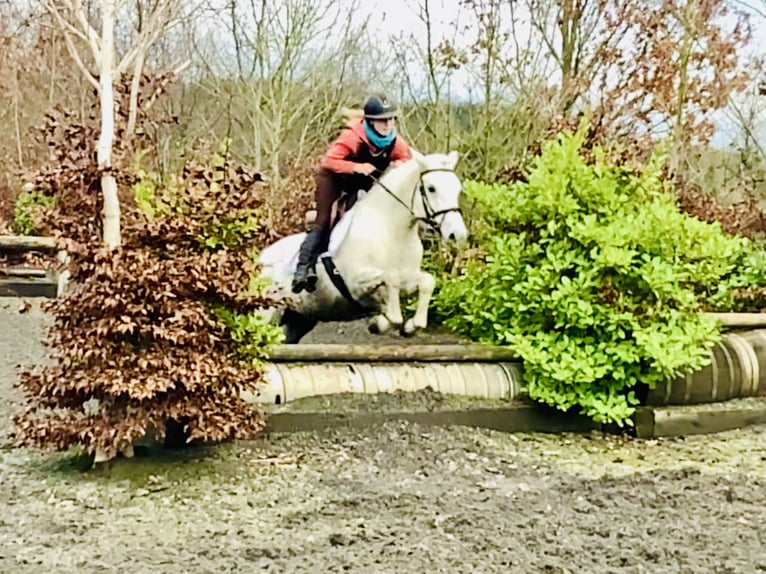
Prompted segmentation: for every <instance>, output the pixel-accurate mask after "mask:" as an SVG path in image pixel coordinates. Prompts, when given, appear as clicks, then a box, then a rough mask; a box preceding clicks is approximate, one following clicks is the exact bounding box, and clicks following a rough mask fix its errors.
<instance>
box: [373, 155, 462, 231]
mask: <svg viewBox="0 0 766 574" xmlns="http://www.w3.org/2000/svg"><path fill="white" fill-rule="evenodd" d="M435 171H448V172H450V173H455V170H454V169H449V168H446V167H435V168H432V169H427V170H425V171H421V172H420V176H419V177H420V183H419V184H418V186H417V187H416V188H415V189H414V190H412V197H411V198H410V204H409V205H407V204H406V203H404V202H403V201H402V200H401V199H399V197H398V196H397V195H396V194H395V193H394V192H393V191H391V190H390V189H389V188H388V187H387V186H386V185H385V184H383V182H381V181H380V179H378V178H373V179H374V180H375V183H377V184H378V185H380V187H382V188H383V189H384V190H385V191H386V193H388V195H390V196H391V197H393V198H394V199H395V200H396V201H397V202H398V203H399V204H400V205H401V206H402V207H404V209H406V210H407V211H408V212H409V214H410V215H411V216H412V223H411V224H410V227H412V226H413V225H415V223H417V222H418V221H422V222H423V223H425V224H427V225H428V226H429V227H430V228H431V229H434V230H436V231H438V232H440V233H441V222H440V223H437V222H436V218H437V217H439V216H440V215H446V214H448V213H450V212H452V211H457V212H458V213H460V214H462V213H463V211H462V210H461V209H460V207H459V206H456V207H449V208H447V209H440V210H438V211H436V210H434V208H433V206H432V205H431V202H430V201H429V199H428V191H427V190H426V186H425V184H424V182H423V176H424V175H426V174H427V173H431V172H435ZM416 192H420V199H421V201H422V202H423V211H425V217H418V216H417V215H415V210H414V209H413V208H414V206H415V193H416ZM443 221H444V219H442V222H443Z"/></svg>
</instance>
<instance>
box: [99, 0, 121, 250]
mask: <svg viewBox="0 0 766 574" xmlns="http://www.w3.org/2000/svg"><path fill="white" fill-rule="evenodd" d="M101 9H102V13H101V18H102V21H101V42H102V43H101V54H100V55H101V60H100V62H99V87H100V90H99V98H100V102H99V103H100V105H101V135H100V136H99V139H98V147H97V159H98V170H99V172H100V173H101V193H102V194H103V201H104V206H103V213H102V216H103V241H104V244H105V245H106V246H107V247H109V248H110V249H115V248H116V247H119V246H120V244H121V243H122V237H121V233H120V200H119V195H118V193H117V180H116V178H115V177H114V173H113V172H112V147H113V145H114V76H113V74H114V15H115V0H102V3H101Z"/></svg>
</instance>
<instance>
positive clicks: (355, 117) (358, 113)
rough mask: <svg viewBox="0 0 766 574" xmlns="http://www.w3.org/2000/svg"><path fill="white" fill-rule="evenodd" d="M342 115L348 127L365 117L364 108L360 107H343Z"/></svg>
mask: <svg viewBox="0 0 766 574" xmlns="http://www.w3.org/2000/svg"><path fill="white" fill-rule="evenodd" d="M340 115H341V118H342V119H343V120H344V122H345V124H346V127H351V125H352V124H354V123H355V122H357V121H359V120H361V119H362V118H364V110H361V109H359V108H341V110H340Z"/></svg>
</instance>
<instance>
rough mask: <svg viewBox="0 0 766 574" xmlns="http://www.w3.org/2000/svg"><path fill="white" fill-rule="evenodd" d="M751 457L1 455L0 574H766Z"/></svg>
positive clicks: (452, 444)
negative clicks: (85, 467)
mask: <svg viewBox="0 0 766 574" xmlns="http://www.w3.org/2000/svg"><path fill="white" fill-rule="evenodd" d="M9 302H10V303H11V305H10V307H8V306H7V304H8V303H9ZM17 307H18V302H17V301H11V300H2V299H0V349H2V354H0V398H2V400H0V404H2V405H3V406H2V411H1V412H0V415H2V422H1V423H0V424H2V428H3V429H4V430H5V429H6V428H7V418H6V415H7V409H6V404H7V401H8V399H10V398H11V397H12V396H13V391H12V389H11V384H12V380H13V379H14V377H15V374H14V369H13V366H14V365H15V364H17V363H19V362H25V363H26V362H28V361H36V360H40V358H41V357H42V349H41V348H40V346H39V344H38V341H39V337H40V325H41V321H42V317H41V314H40V313H39V311H38V310H37V309H36V308H34V307H33V308H32V309H31V310H30V311H29V312H28V313H26V314H23V315H20V314H18V313H17V312H16V308H17ZM355 329H356V327H354V328H352V329H351V331H352V332H353V333H361V331H357V330H355ZM315 335H321V333H318V334H315ZM354 336H356V335H354ZM359 336H361V335H359ZM333 337H334V340H338V339H337V334H333ZM764 439H766V429H764V428H751V429H746V430H742V431H734V432H729V433H723V434H721V435H717V436H711V437H690V438H688V439H687V440H661V441H637V440H628V439H618V438H615V437H603V436H600V435H598V436H596V435H593V436H575V435H568V436H546V435H504V434H501V433H496V432H491V431H480V430H474V429H466V428H454V429H438V428H424V427H418V426H415V425H410V424H388V425H385V426H382V427H379V428H374V429H369V430H367V431H365V432H354V431H328V432H324V433H303V434H295V435H289V436H288V435H281V436H277V435H274V436H271V437H263V438H262V439H260V440H257V441H253V442H248V443H239V444H234V445H226V446H218V447H208V448H201V449H195V450H192V451H190V452H185V453H152V454H150V455H149V456H146V457H143V458H139V459H134V460H131V461H125V460H116V461H113V462H112V463H110V464H107V465H104V466H103V467H102V468H99V469H97V470H95V471H90V472H82V471H81V470H79V469H78V468H77V465H78V463H79V462H80V461H78V459H76V458H73V457H65V456H46V455H43V454H40V453H35V452H28V451H23V450H11V449H10V448H9V447H8V446H7V445H5V446H3V447H2V448H0V481H1V483H2V487H3V493H4V496H3V497H2V498H0V572H1V573H6V572H8V573H14V574H15V573H40V572H43V573H46V574H47V573H59V572H61V573H64V572H66V573H72V572H77V573H90V572H131V573H132V572H141V573H143V572H152V573H164V572H168V573H171V572H172V573H177V572H190V573H202V572H205V573H206V572H211V573H213V572H215V573H220V572H255V571H262V572H312V573H317V572H343V571H346V572H363V573H388V572H405V571H409V572H429V573H430V572H445V573H447V572H448V573H459V572H471V573H483V572H520V573H536V572H546V573H564V572H577V573H580V572H583V573H589V574H590V573H612V572H613V573H618V572H619V573H623V572H624V573H651V574H659V573H665V572H667V573H674V574H675V573H684V574H686V573H706V574H707V573H732V574H735V573H736V574H746V573H751V572H753V573H755V572H766V441H765V440H764ZM0 440H4V439H2V438H0Z"/></svg>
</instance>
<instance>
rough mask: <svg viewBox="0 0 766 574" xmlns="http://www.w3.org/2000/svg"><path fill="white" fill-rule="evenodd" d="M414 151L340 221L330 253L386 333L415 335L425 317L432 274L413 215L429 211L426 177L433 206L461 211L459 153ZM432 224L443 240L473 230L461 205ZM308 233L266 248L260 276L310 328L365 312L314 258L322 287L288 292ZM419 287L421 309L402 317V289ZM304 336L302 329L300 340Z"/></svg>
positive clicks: (408, 290) (436, 209) (462, 236)
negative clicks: (426, 266) (457, 171)
mask: <svg viewBox="0 0 766 574" xmlns="http://www.w3.org/2000/svg"><path fill="white" fill-rule="evenodd" d="M413 156H414V157H413V159H412V160H410V161H408V162H405V163H404V164H402V165H400V166H398V167H395V168H391V169H389V170H388V171H387V172H386V173H385V174H384V175H383V176H382V178H381V180H380V182H381V184H382V185H380V184H377V183H376V184H375V185H374V186H373V187H372V188H371V189H370V191H369V192H367V193H365V194H364V196H363V197H361V196H360V198H359V200H358V201H357V203H356V204H355V205H354V207H353V208H352V209H351V210H350V211H349V212H348V213H347V214H346V215H345V217H344V219H343V220H342V221H341V222H340V223H339V224H338V225H337V226H336V227H335V229H334V230H333V232H332V235H331V238H330V242H329V245H330V246H329V249H328V251H329V252H330V253H331V254H332V257H333V261H334V263H335V266H336V267H337V269H338V272H339V273H340V274H341V275H342V277H343V279H344V281H345V282H346V285H347V286H348V288H349V291H350V292H351V294H352V296H353V297H354V298H355V299H356V300H357V301H358V302H359V303H361V304H362V305H364V306H365V307H367V308H369V313H365V314H368V315H376V316H375V317H374V318H373V324H372V326H373V327H374V328H375V329H376V330H378V331H381V332H382V331H385V330H387V329H388V328H390V327H391V326H392V325H395V326H397V327H402V328H403V330H404V332H405V333H408V334H410V333H412V332H414V331H415V330H416V329H422V328H424V327H425V326H426V323H427V313H428V304H429V302H430V299H431V295H432V293H433V289H434V278H433V277H432V276H431V275H430V274H428V273H425V272H423V271H422V270H421V269H420V266H421V263H422V259H423V245H422V243H421V240H420V235H419V233H418V224H417V222H416V221H415V219H414V218H413V215H414V217H419V218H423V217H425V216H426V212H425V208H424V205H423V200H422V198H421V194H420V192H419V189H420V185H421V182H422V185H423V186H424V189H425V190H426V191H425V195H426V196H427V198H428V201H429V202H430V205H431V208H432V211H433V212H439V211H441V210H450V209H453V210H454V209H456V208H457V207H458V202H459V198H460V193H461V189H462V188H461V183H460V180H459V179H458V177H457V175H456V174H455V172H454V169H455V165H456V164H457V160H458V154H457V152H451V153H449V154H446V155H445V154H431V155H426V156H424V155H422V154H420V153H418V152H415V151H413ZM430 170H438V171H430ZM383 186H385V188H387V189H388V190H389V191H390V193H389V191H386V189H384V187H383ZM392 194H393V195H395V196H396V198H398V200H399V201H397V199H395V198H394V197H392ZM402 204H404V205H402ZM405 206H406V207H405ZM410 207H411V209H412V213H411V212H410V209H409V208H410ZM433 223H435V224H436V225H437V226H438V227H439V230H440V232H441V235H442V238H443V239H445V240H455V241H462V240H463V239H465V238H466V236H467V234H468V231H467V229H466V226H465V223H464V222H463V218H462V216H461V214H460V212H459V211H449V212H448V213H446V214H442V215H439V216H437V217H436V218H435V221H434V222H433ZM304 237H305V233H299V234H295V235H290V236H288V237H285V238H282V239H280V240H279V241H277V242H275V243H274V244H272V245H270V246H268V247H266V248H265V249H264V250H263V251H262V252H261V254H260V257H259V262H260V264H261V265H262V267H263V274H264V275H265V276H266V277H269V278H270V279H271V280H272V282H273V287H272V289H274V290H275V291H276V293H277V294H278V295H280V296H284V297H286V298H287V301H286V303H287V307H288V308H289V309H292V310H293V311H295V312H296V313H299V314H300V315H301V316H302V318H303V319H305V321H306V322H308V323H309V324H310V325H308V326H307V329H308V330H310V329H311V328H312V327H313V325H314V324H315V323H316V322H317V321H339V320H350V319H355V318H358V317H360V316H361V315H362V314H361V313H360V312H359V311H358V310H357V309H355V308H354V307H353V306H352V305H351V304H350V303H349V302H348V301H347V300H346V299H345V298H344V297H343V296H342V295H341V294H340V293H339V292H338V290H337V289H336V287H335V286H334V285H333V284H332V282H331V280H330V278H329V277H328V275H327V273H326V272H325V269H324V266H323V265H322V263H321V261H320V262H319V263H318V264H317V274H318V276H319V281H318V282H317V289H316V290H315V291H313V292H311V293H306V292H305V291H304V292H302V293H300V294H297V295H296V294H294V293H292V292H291V290H290V289H291V288H290V286H291V283H292V276H293V273H294V271H295V266H296V263H297V258H298V250H299V248H300V245H301V242H302V241H303V238H304ZM415 290H418V291H419V293H418V305H417V310H416V312H415V315H414V317H412V318H411V319H409V320H408V321H407V323H404V319H403V317H402V312H401V306H400V302H399V299H400V295H401V293H411V292H413V291H415ZM305 331H306V329H304V332H305ZM300 336H302V334H301V335H299V336H297V338H298V339H299V338H300ZM288 338H290V337H289V336H288ZM293 338H295V337H293ZM288 342H297V341H296V340H293V341H288Z"/></svg>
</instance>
